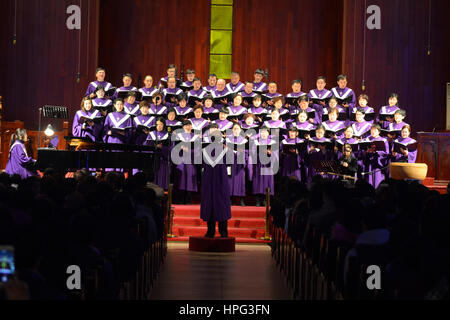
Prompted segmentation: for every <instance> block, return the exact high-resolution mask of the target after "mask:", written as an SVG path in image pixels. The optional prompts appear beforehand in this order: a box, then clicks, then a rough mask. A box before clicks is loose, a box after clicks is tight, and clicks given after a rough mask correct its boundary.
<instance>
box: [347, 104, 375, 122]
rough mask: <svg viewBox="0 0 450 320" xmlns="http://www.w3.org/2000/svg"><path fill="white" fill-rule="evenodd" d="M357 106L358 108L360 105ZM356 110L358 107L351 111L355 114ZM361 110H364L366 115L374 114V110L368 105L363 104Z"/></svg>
mask: <svg viewBox="0 0 450 320" xmlns="http://www.w3.org/2000/svg"><path fill="white" fill-rule="evenodd" d="M359 108H360V107H359ZM357 110H358V107H354V108H353V111H352V113H353V114H355V113H356V111H357ZM363 110H364V114H366V115H367V114H374V113H375V111H374V110H373V108H371V107H369V106H365V107H364V108H363ZM366 121H367V120H366ZM367 122H369V123H370V124H373V122H374V120H370V121H367Z"/></svg>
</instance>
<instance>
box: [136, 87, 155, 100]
mask: <svg viewBox="0 0 450 320" xmlns="http://www.w3.org/2000/svg"><path fill="white" fill-rule="evenodd" d="M157 91H158V89H156V88H155V87H150V88H146V87H143V88H140V89H139V92H140V93H142V98H144V97H153V95H154V94H155V92H157Z"/></svg>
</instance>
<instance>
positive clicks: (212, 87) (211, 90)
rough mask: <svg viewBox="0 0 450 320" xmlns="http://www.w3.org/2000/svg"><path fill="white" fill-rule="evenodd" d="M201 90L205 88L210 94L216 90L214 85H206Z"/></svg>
mask: <svg viewBox="0 0 450 320" xmlns="http://www.w3.org/2000/svg"><path fill="white" fill-rule="evenodd" d="M203 90H205V91H206V92H207V93H209V94H212V93H213V92H214V91H216V86H210V85H208V86H206V87H204V88H203Z"/></svg>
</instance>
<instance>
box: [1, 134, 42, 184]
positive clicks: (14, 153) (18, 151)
mask: <svg viewBox="0 0 450 320" xmlns="http://www.w3.org/2000/svg"><path fill="white" fill-rule="evenodd" d="M27 141H28V136H27V131H26V130H25V129H20V128H19V129H17V130H16V131H14V133H13V134H12V135H11V140H10V143H9V156H8V163H7V164H6V169H5V172H6V173H7V174H9V175H15V174H17V175H19V176H20V178H22V179H26V178H29V177H33V176H37V175H38V173H37V172H36V171H35V170H34V169H33V168H32V167H33V164H34V163H35V162H36V160H34V159H33V158H31V157H29V156H28V153H27V149H26V148H25V142H27Z"/></svg>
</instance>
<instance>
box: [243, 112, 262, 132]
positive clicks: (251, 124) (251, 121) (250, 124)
mask: <svg viewBox="0 0 450 320" xmlns="http://www.w3.org/2000/svg"><path fill="white" fill-rule="evenodd" d="M258 127H259V125H258V123H257V120H256V116H255V115H254V114H253V113H246V114H245V115H244V117H243V118H242V121H241V128H242V129H245V130H247V129H255V130H256V129H257V128H258Z"/></svg>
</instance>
